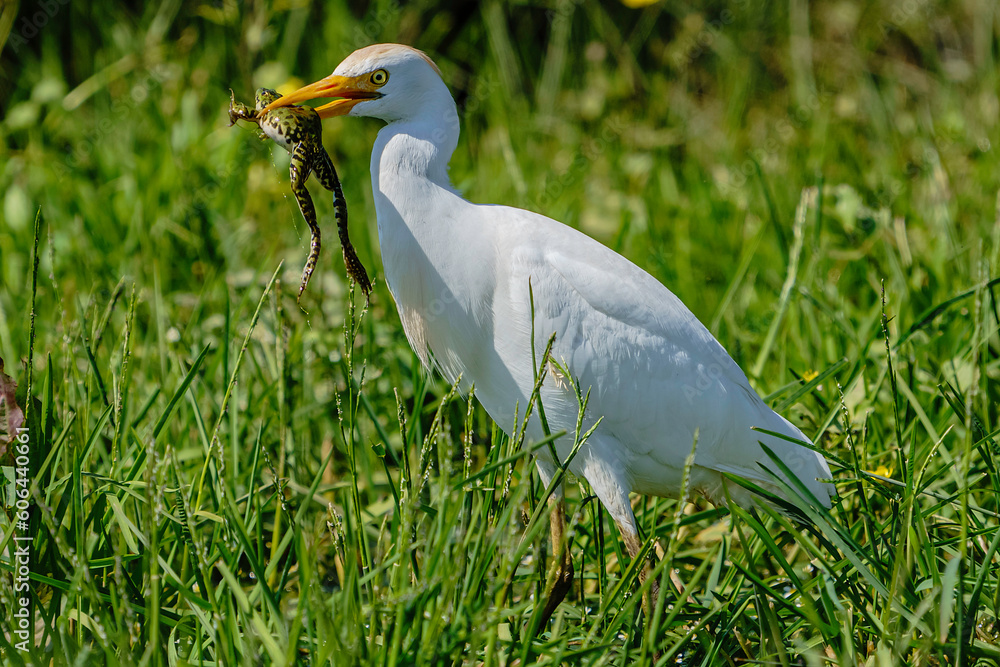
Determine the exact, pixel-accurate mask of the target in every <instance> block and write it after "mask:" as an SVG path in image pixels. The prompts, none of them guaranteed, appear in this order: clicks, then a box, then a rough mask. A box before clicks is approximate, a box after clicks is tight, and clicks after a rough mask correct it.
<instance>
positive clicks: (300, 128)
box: [229, 88, 372, 308]
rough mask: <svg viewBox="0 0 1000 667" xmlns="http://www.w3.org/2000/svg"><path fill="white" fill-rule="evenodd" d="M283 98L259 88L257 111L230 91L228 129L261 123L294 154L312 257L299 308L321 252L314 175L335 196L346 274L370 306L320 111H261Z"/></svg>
mask: <svg viewBox="0 0 1000 667" xmlns="http://www.w3.org/2000/svg"><path fill="white" fill-rule="evenodd" d="M279 97H281V95H279V94H278V93H277V92H276V91H274V90H271V89H270V88H259V89H258V90H257V92H256V94H255V95H254V107H253V108H251V107H249V106H247V105H245V104H243V103H241V102H237V101H236V95H235V93H233V91H232V90H230V91H229V126H230V127H232V126H233V125H235V124H236V121H238V120H246V121H250V122H252V123H256V124H257V126H258V127H259V128H260V138H261V140H264V141H266V140H267V139H271V140H272V141H274V142H275V143H276V144H278V145H279V146H281V147H282V148H284V149H285V150H286V151H288V153H289V154H290V155H291V164H290V165H289V167H288V175H289V179H290V181H291V188H292V194H293V195H295V200H296V202H298V205H299V211H301V212H302V217H303V218H305V221H306V224H307V225H309V232H310V247H309V256H308V258H307V259H306V264H305V266H304V267H303V269H302V281H301V283H300V284H299V293H298V296H297V297H296V303H298V304H299V307H300V308H301V307H302V305H301V304H302V294H303V292H305V290H306V287H307V286H308V285H309V280H310V278H312V274H313V271H314V270H315V268H316V263H317V262H318V261H319V254H320V250H321V249H322V239H321V235H320V227H319V223H318V222H317V220H316V207H315V206H314V205H313V201H312V196H311V195H310V194H309V190H308V189H307V188H306V181H307V180H308V178H309V175H310V174H315V175H316V180H318V181H319V183H320V185H322V186H323V187H324V188H326V189H327V190H329V191H330V192H332V193H333V211H334V218H335V219H336V220H337V232H338V235H339V236H340V245H341V249H342V250H343V253H344V265H345V266H346V267H347V274H348V275H349V276H350V277H351V279H352V280H354V281H355V282H356V283H357V284H358V285H359V286H360V287H361V291H362V292H364V295H365V302H366V303H367V302H368V299H369V298H370V295H371V291H372V283H371V280H369V278H368V273H367V272H366V271H365V267H364V265H363V264H362V263H361V260H360V259H358V255H357V252H355V250H354V246H353V245H352V244H351V239H350V237H349V235H348V231H347V201H346V200H345V199H344V191H343V188H341V186H340V179H339V178H338V177H337V170H336V169H335V168H334V166H333V161H332V160H331V159H330V155H329V154H328V153H327V152H326V149H325V148H324V147H323V123H322V120H321V119H320V117H319V114H318V113H317V112H316V110H315V109H313V108H312V107H307V106H287V107H278V108H275V109H271V110H270V111H268V112H267V113H264V114H261V113H260V111H261V109H263V108H264V107H266V106H267V105H268V104H270V103H271V102H273V101H274V100H276V99H278V98H279Z"/></svg>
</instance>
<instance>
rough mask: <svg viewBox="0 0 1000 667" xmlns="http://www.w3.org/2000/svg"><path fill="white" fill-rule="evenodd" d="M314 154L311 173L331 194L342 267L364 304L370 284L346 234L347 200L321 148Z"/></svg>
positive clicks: (326, 155)
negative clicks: (354, 283) (341, 255)
mask: <svg viewBox="0 0 1000 667" xmlns="http://www.w3.org/2000/svg"><path fill="white" fill-rule="evenodd" d="M316 153H317V155H316V156H315V158H314V159H313V171H314V172H315V173H316V178H317V179H318V180H319V182H320V184H321V185H322V186H323V187H324V188H326V189H327V190H329V191H330V192H332V193H333V215H334V217H335V218H336V220H337V235H338V236H340V246H341V248H342V249H343V251H344V265H345V266H346V267H347V275H349V276H350V277H351V279H352V280H354V281H355V282H356V283H357V284H358V286H360V287H361V291H362V292H364V294H365V302H367V301H368V299H369V298H370V296H371V291H372V283H371V280H369V279H368V272H367V271H365V265H364V264H362V263H361V260H360V259H358V253H357V252H355V250H354V244H352V243H351V237H350V236H349V234H348V230H347V200H346V199H344V191H343V189H342V188H341V187H340V179H339V178H337V170H336V169H335V168H334V166H333V161H332V160H330V156H329V155H328V154H327V152H326V151H325V150H323V149H322V148H321V149H320V150H317V151H316Z"/></svg>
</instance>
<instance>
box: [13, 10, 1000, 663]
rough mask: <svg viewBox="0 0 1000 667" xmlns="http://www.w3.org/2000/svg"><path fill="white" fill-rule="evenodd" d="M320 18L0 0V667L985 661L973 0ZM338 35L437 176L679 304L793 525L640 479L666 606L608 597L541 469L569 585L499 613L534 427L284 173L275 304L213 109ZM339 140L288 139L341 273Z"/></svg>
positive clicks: (599, 542)
mask: <svg viewBox="0 0 1000 667" xmlns="http://www.w3.org/2000/svg"><path fill="white" fill-rule="evenodd" d="M326 4H327V3H315V6H306V5H301V6H300V5H299V4H298V3H286V4H276V5H275V6H274V7H270V6H268V4H267V3H261V4H253V5H248V6H243V5H236V4H235V3H232V4H230V3H180V2H171V1H167V2H164V3H162V4H159V5H153V6H150V7H149V8H147V9H141V10H139V9H136V8H135V7H133V6H131V5H127V4H125V3H110V2H109V3H98V4H97V5H95V6H87V7H85V6H84V5H83V4H80V3H69V4H67V5H62V4H59V3H54V4H53V5H52V7H51V8H49V9H50V10H51V12H50V13H52V16H51V17H48V15H47V14H46V15H45V16H46V17H47V18H46V19H45V21H44V25H42V22H41V20H40V19H36V17H37V16H40V15H39V14H36V12H42V11H43V10H45V8H44V7H42V5H37V6H36V5H30V4H29V3H22V6H21V8H20V13H19V14H14V13H13V12H15V11H17V10H16V9H14V8H12V7H10V6H9V5H4V6H3V8H2V9H0V42H3V39H2V38H3V34H4V32H5V30H6V28H5V26H7V25H10V26H11V31H10V33H9V34H8V35H7V38H6V45H5V47H4V50H3V51H2V54H0V105H2V108H3V109H4V114H3V120H2V121H0V135H2V137H3V141H2V142H0V192H2V193H3V206H2V211H0V215H2V218H0V219H2V223H0V285H2V288H0V357H2V358H3V359H4V361H5V362H6V372H7V373H8V374H10V375H11V376H12V377H13V378H14V379H15V380H16V381H17V382H18V384H19V396H20V402H21V405H22V406H24V407H25V408H26V411H27V413H28V415H27V418H28V423H29V426H30V428H31V431H30V433H31V437H32V461H31V479H32V482H33V485H32V497H33V503H34V504H33V508H32V510H31V519H30V523H31V526H30V530H29V532H30V534H32V535H33V536H34V542H33V543H32V564H31V571H32V587H31V600H32V614H33V618H34V622H35V625H34V639H33V645H34V646H36V647H37V648H35V649H33V651H32V652H31V653H30V654H22V653H19V652H17V651H15V650H14V649H13V647H12V638H13V634H12V631H13V629H14V625H13V623H14V622H13V620H12V617H11V613H9V611H10V610H12V609H15V605H16V603H15V599H14V598H15V594H14V590H13V587H12V586H13V582H12V579H11V577H10V576H9V575H5V576H4V577H2V579H0V601H2V606H3V607H4V609H5V613H4V614H3V615H0V616H2V618H0V626H3V632H2V633H0V634H2V639H0V651H2V652H3V660H4V663H5V664H22V663H24V664H52V662H53V661H54V662H55V663H56V664H62V663H64V662H71V661H74V660H75V661H77V662H78V664H123V665H130V664H147V663H153V664H164V663H167V664H246V663H249V664H259V663H262V662H263V663H293V662H300V663H308V664H317V665H318V664H330V665H337V666H338V667H339V666H340V665H348V664H441V663H451V664H477V665H478V664H485V665H491V666H492V665H498V666H499V665H513V664H522V665H526V664H529V663H540V664H561V663H571V664H575V663H579V664H594V665H606V664H613V665H624V664H633V662H634V661H637V660H640V659H642V660H652V659H653V658H654V657H655V656H659V661H660V663H661V664H683V665H716V664H721V665H734V664H746V663H748V662H753V663H755V664H779V665H797V664H807V665H826V664H837V665H858V664H866V665H891V664H910V665H917V664H928V665H932V664H951V665H954V664H977V665H996V664H1000V625H998V624H997V618H998V608H1000V553H998V548H1000V527H998V526H1000V521H998V516H997V514H998V513H1000V498H998V492H1000V474H998V465H1000V449H998V446H997V439H998V438H1000V435H998V434H997V430H998V422H1000V417H998V407H997V406H998V404H1000V382H998V379H1000V362H998V358H1000V339H998V328H1000V315H998V306H997V301H996V292H997V287H998V284H997V281H996V279H997V277H998V276H1000V199H998V196H1000V177H998V174H1000V152H998V148H997V147H998V146H1000V131H998V119H1000V111H998V109H1000V103H998V93H997V91H998V89H1000V68H998V63H997V59H998V56H1000V12H998V11H997V9H996V8H995V7H994V6H993V5H992V4H991V3H983V2H975V1H974V0H966V1H964V2H961V1H959V2H953V3H948V5H947V7H943V8H942V7H939V6H938V4H937V3H930V2H914V3H902V4H899V3H892V2H888V1H885V2H875V3H869V4H865V5H855V4H852V3H847V2H819V3H812V4H810V5H809V8H808V9H806V8H805V5H806V3H802V2H799V1H797V0H793V1H791V2H789V3H787V4H769V5H767V7H766V10H762V9H761V8H760V7H758V6H757V5H756V4H755V3H748V2H742V3H735V4H723V3H710V4H707V5H704V6H702V7H700V8H699V9H682V8H679V7H675V6H674V5H672V4H671V5H654V6H651V7H646V8H642V9H629V8H627V7H625V6H624V5H620V4H618V3H617V2H610V1H609V2H605V3H599V2H596V1H595V0H583V1H582V2H576V1H574V0H551V1H550V2H547V3H543V4H538V5H524V4H517V5H510V6H508V5H502V4H498V3H487V5H485V6H484V8H482V9H481V10H479V9H477V10H474V11H471V13H470V12H469V10H468V9H466V8H463V7H462V6H455V7H450V6H447V5H444V4H441V5H438V4H436V3H431V2H420V3H417V4H416V5H413V6H409V5H408V6H406V7H405V8H401V7H400V6H399V5H397V4H395V3H391V2H385V3H374V4H372V5H370V6H368V5H366V6H365V7H364V8H362V9H358V10H353V11H349V10H348V9H346V8H343V7H340V6H339V5H337V6H330V7H327V6H326ZM550 19H551V20H550ZM25 21H27V22H28V23H25ZM33 21H34V22H35V23H32V22H33ZM31 26H35V30H34V31H33V33H32V31H30V30H28V28H29V27H31ZM29 33H32V35H31V36H29ZM372 41H403V42H407V43H413V44H414V45H416V46H419V47H421V48H424V49H425V50H427V51H428V52H429V53H430V54H431V55H432V56H433V57H434V58H435V59H436V60H437V62H438V63H439V65H440V66H441V68H442V70H443V71H444V73H445V78H446V80H447V81H448V82H449V84H450V85H451V86H452V89H453V91H454V92H455V93H456V96H457V98H458V99H459V100H460V102H461V104H462V109H463V111H462V114H463V138H462V140H461V142H460V144H459V148H458V151H457V153H456V156H455V159H454V160H453V162H452V171H451V173H452V178H453V180H454V181H455V183H456V185H457V186H458V187H460V188H461V189H462V190H463V191H464V192H465V193H466V195H467V196H468V197H469V198H470V199H472V200H474V201H483V202H487V201H488V202H504V203H511V204H515V205H520V206H525V207H528V208H532V209H534V210H538V211H540V212H542V213H545V214H547V215H550V216H552V217H555V218H557V219H560V220H563V221H565V222H567V223H568V224H572V225H574V226H577V227H579V228H581V229H583V230H584V231H586V232H587V233H589V234H591V235H593V236H595V237H596V238H598V239H600V240H601V241H602V242H604V243H606V244H607V245H609V246H611V247H613V248H615V249H616V250H618V251H620V252H622V253H624V254H625V255H627V256H628V257H630V258H631V259H633V260H634V261H636V262H637V263H638V264H639V265H641V266H643V267H644V268H646V269H647V270H648V271H650V272H651V273H652V274H653V275H655V276H656V277H657V278H659V279H660V280H662V281H663V282H664V283H665V284H666V285H668V286H669V287H670V288H671V289H672V290H673V291H674V292H675V293H676V294H677V295H678V296H679V297H680V298H681V299H683V300H684V302H685V303H687V304H688V305H689V307H691V309H692V310H693V311H694V312H695V314H696V315H698V316H699V318H701V319H702V321H703V322H705V323H706V324H707V325H709V326H710V328H711V329H712V330H713V332H714V333H715V334H716V335H717V336H718V337H719V339H720V341H721V342H722V343H723V344H724V345H725V347H726V348H727V349H728V350H729V351H730V353H731V354H732V355H733V357H734V358H735V359H736V360H737V361H738V362H739V363H740V365H741V366H742V367H743V368H744V369H745V370H746V371H747V373H748V374H749V375H750V376H751V381H752V382H753V383H754V384H755V385H756V386H757V388H758V389H759V391H760V392H761V394H762V395H763V396H766V397H767V400H768V402H769V403H770V404H771V405H773V406H774V407H775V408H776V409H778V410H779V411H780V412H781V413H782V414H785V415H786V416H788V417H789V418H790V419H792V420H793V421H794V422H796V423H797V424H799V425H800V426H801V427H802V428H803V429H804V431H805V432H806V433H807V434H809V435H810V436H815V438H816V442H817V444H818V445H819V446H820V447H821V448H822V449H823V451H824V452H826V453H827V454H828V456H829V459H830V461H831V463H832V467H833V468H834V469H835V473H834V474H835V478H836V482H837V486H838V489H839V492H840V500H839V502H838V503H837V504H836V505H835V506H834V508H833V509H832V510H831V511H830V512H822V513H816V512H814V513H813V514H812V516H811V518H812V520H813V521H814V523H815V526H814V527H811V528H808V529H807V528H804V527H802V526H798V525H796V524H791V523H789V522H788V520H787V519H785V518H783V517H782V516H776V515H769V514H752V513H748V512H747V511H745V510H742V509H740V508H733V509H732V513H731V514H730V513H729V512H728V511H726V510H717V509H714V508H711V507H709V506H706V505H704V504H702V503H700V502H699V503H697V504H678V503H676V502H675V501H673V500H666V499H655V498H637V499H636V513H637V516H638V519H639V522H640V525H641V529H642V531H643V533H644V534H645V535H646V536H647V538H648V539H647V547H648V548H650V549H652V550H656V551H657V553H658V554H659V555H660V560H659V565H658V569H657V573H658V576H661V577H662V580H661V581H662V583H661V589H662V590H663V591H664V593H665V594H664V596H663V598H662V599H661V601H660V604H659V605H658V606H657V608H656V610H655V612H654V614H653V617H652V619H646V618H644V617H643V615H642V613H641V604H640V603H639V595H638V588H637V586H638V584H637V577H636V574H637V569H638V568H637V564H636V563H630V562H628V557H627V554H625V553H624V549H623V545H622V544H621V543H620V541H619V539H618V537H617V532H616V530H615V528H614V525H613V522H611V521H610V520H609V518H608V517H607V515H606V514H605V513H604V511H603V509H602V508H601V507H600V505H599V503H598V502H597V501H596V499H595V498H594V497H593V495H592V494H591V492H590V491H589V489H588V488H586V485H585V484H584V483H582V482H580V481H578V480H569V483H568V485H567V492H568V499H569V514H570V518H571V552H572V557H573V562H574V566H575V569H576V572H577V585H575V586H574V588H573V590H572V592H571V594H570V596H569V598H568V599H567V602H566V603H565V604H563V605H562V606H561V607H560V608H559V610H558V611H557V613H556V615H555V617H554V619H553V621H552V623H551V625H550V626H549V627H547V628H544V629H543V630H542V632H541V633H540V634H539V636H538V637H536V638H532V637H531V636H530V635H529V633H528V632H527V631H526V628H527V626H528V624H529V622H530V618H531V614H532V612H533V610H534V609H535V606H536V602H537V600H538V598H539V595H540V594H541V593H542V591H543V587H544V582H543V577H544V573H545V566H544V562H545V560H546V558H547V553H546V550H547V549H548V544H547V541H548V538H547V534H548V530H547V518H546V512H545V505H544V496H545V492H546V490H545V489H544V488H541V486H540V484H539V482H538V479H537V475H536V474H535V472H534V469H533V466H532V465H530V458H529V453H530V450H531V448H532V447H533V446H536V444H537V443H530V442H524V441H522V440H520V439H518V438H514V439H511V438H508V437H507V436H505V435H504V434H503V432H502V431H501V430H500V429H498V428H497V427H496V426H495V425H494V424H492V422H491V421H490V420H489V418H488V417H487V416H486V414H485V413H484V411H483V410H482V408H481V407H480V406H479V405H478V404H477V403H476V402H475V400H474V399H472V400H471V401H470V400H466V398H465V397H461V396H457V395H455V394H454V392H452V391H450V388H449V387H448V386H446V385H445V384H443V383H442V381H441V380H440V378H438V377H436V376H429V375H428V374H427V373H426V372H425V371H424V370H423V369H421V368H420V366H419V362H418V361H417V360H416V359H415V357H414V356H413V354H412V353H411V352H410V350H409V348H408V346H407V345H406V342H405V339H404V338H403V337H402V332H401V328H400V325H399V321H398V318H397V316H396V313H395V307H394V305H393V303H392V300H391V297H390V295H389V293H388V291H387V290H386V289H385V287H384V284H382V283H381V282H379V284H378V285H377V287H376V291H375V293H374V295H373V298H372V303H371V308H370V309H369V310H368V311H366V312H362V311H361V310H359V309H354V308H353V307H352V306H351V294H350V293H349V291H348V289H347V287H346V286H345V285H346V283H345V280H344V270H343V265H342V261H341V259H340V255H339V252H338V251H337V248H336V247H335V246H336V241H335V236H334V233H333V224H332V211H331V210H330V206H329V201H328V198H327V196H326V195H325V194H323V193H322V191H320V190H314V192H315V193H316V197H315V198H316V201H317V206H318V209H319V212H320V215H321V216H323V219H324V233H325V237H326V241H327V243H326V248H325V250H324V254H323V257H322V261H321V264H320V266H319V267H318V269H317V271H316V274H315V276H314V279H313V281H312V284H311V286H310V288H309V291H308V292H307V293H306V295H305V296H304V305H305V307H306V308H307V309H308V310H309V315H305V314H303V313H302V312H301V311H299V310H298V308H296V306H295V302H294V299H295V291H296V286H297V284H298V275H299V270H300V267H301V265H302V263H303V261H304V258H305V255H306V252H307V246H308V231H307V228H306V226H305V224H304V223H303V221H302V220H301V219H300V217H299V213H298V211H297V209H296V208H295V205H294V202H293V201H292V199H291V198H290V197H288V182H287V157H285V156H284V154H283V152H282V151H280V150H278V149H275V148H273V147H271V146H269V145H265V144H262V143H260V142H258V141H257V140H256V139H255V138H254V133H253V132H251V131H249V130H247V129H246V128H242V127H236V128H229V127H226V117H225V109H226V108H227V105H228V91H229V88H230V87H231V88H233V89H234V90H235V91H236V94H237V96H238V97H239V98H242V99H245V100H246V99H250V97H251V95H252V91H253V89H254V88H255V87H257V86H260V85H268V86H279V85H282V84H287V83H289V79H290V78H291V77H292V75H293V74H294V75H295V76H297V77H299V78H300V79H301V80H314V79H316V78H319V77H320V76H323V75H325V74H327V73H329V72H330V71H331V70H332V69H333V67H334V66H335V64H336V63H337V62H339V60H340V59H341V58H342V57H344V56H345V55H347V53H348V52H349V51H351V50H352V49H353V48H355V47H356V46H361V45H364V44H366V43H369V42H372ZM292 85H294V82H292ZM378 127H379V126H378V123H377V122H375V121H367V120H356V119H343V120H337V121H328V122H327V123H326V125H325V132H326V143H327V146H328V149H329V150H330V152H331V156H332V157H333V159H334V162H335V164H336V165H337V168H338V171H339V173H340V175H341V179H342V181H343V184H344V189H345V193H346V197H347V200H348V204H349V206H350V210H351V225H352V228H351V232H352V238H353V240H354V242H355V245H356V246H357V247H358V251H359V254H360V255H361V258H362V260H363V261H364V262H365V264H366V265H367V266H368V267H369V268H370V269H371V268H375V269H376V270H375V272H374V273H375V274H376V276H378V275H379V274H380V273H381V271H380V270H379V268H378V267H379V266H380V264H379V257H378V249H377V236H376V231H375V221H374V209H373V206H372V203H371V193H370V184H369V177H368V155H369V151H370V147H371V143H372V140H373V138H374V135H375V133H376V132H377V131H378ZM39 212H40V213H39ZM36 218H37V220H38V224H39V231H38V236H37V259H38V269H37V273H35V272H33V271H32V266H33V261H32V259H33V257H34V256H35V255H34V251H33V247H34V246H35V244H36V235H35V221H36ZM358 301H359V303H360V301H362V299H360V298H359V299H358ZM358 308H360V305H359V306H358ZM32 313H33V314H34V318H33V319H32V316H31V314H32ZM32 322H34V329H33V331H34V335H33V338H32V334H31V332H32ZM29 385H30V386H29ZM26 393H27V394H30V400H29V398H27V396H26ZM566 437H574V436H573V434H568V435H567V436H566ZM0 463H2V464H3V465H12V464H13V457H12V455H11V454H10V453H9V452H8V453H7V454H6V455H5V458H3V460H2V461H0ZM5 497H6V496H5ZM13 517H14V508H13V507H12V506H11V501H9V500H8V503H7V508H6V511H5V512H4V513H0V551H2V553H3V556H2V559H0V567H2V568H3V569H4V570H5V571H7V572H9V571H10V570H11V563H12V561H11V557H12V554H13V545H14V543H13V541H12V538H13V536H14V532H13V530H12V523H11V522H12V521H13ZM17 534H18V535H20V534H21V533H17ZM651 538H655V539H656V542H655V544H654V542H653V540H652V539H651ZM671 578H672V579H675V580H676V581H679V582H681V583H682V585H683V586H684V591H683V593H679V592H678V590H677V588H676V587H675V586H674V584H673V583H671V581H670V579H671ZM518 661H519V662H518Z"/></svg>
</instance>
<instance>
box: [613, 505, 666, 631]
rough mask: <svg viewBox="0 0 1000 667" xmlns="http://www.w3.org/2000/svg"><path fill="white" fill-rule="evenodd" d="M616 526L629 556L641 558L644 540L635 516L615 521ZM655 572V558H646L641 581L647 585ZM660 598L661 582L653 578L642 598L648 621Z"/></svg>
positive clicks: (640, 573)
mask: <svg viewBox="0 0 1000 667" xmlns="http://www.w3.org/2000/svg"><path fill="white" fill-rule="evenodd" d="M629 514H630V515H631V512H629ZM615 525H617V526H618V532H620V533H621V535H622V541H623V542H625V548H626V549H627V550H628V555H629V556H630V557H631V558H632V560H635V559H636V558H638V557H639V552H640V551H642V540H640V539H639V531H638V529H637V528H636V525H635V516H629V517H628V518H627V520H619V519H615ZM652 572H653V557H652V555H650V556H649V557H648V558H646V562H644V563H643V564H642V569H641V570H639V581H640V582H642V583H646V579H650V575H651V574H652ZM659 598H660V582H659V581H657V580H656V579H655V578H651V579H650V582H649V589H648V590H647V591H646V593H645V594H644V595H643V596H642V611H643V613H645V614H646V618H647V619H652V617H653V604H654V603H655V602H656V600H658V599H659Z"/></svg>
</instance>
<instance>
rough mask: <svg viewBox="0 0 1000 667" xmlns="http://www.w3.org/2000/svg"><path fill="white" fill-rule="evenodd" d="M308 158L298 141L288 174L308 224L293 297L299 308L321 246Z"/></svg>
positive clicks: (293, 151) (303, 146) (306, 152)
mask: <svg viewBox="0 0 1000 667" xmlns="http://www.w3.org/2000/svg"><path fill="white" fill-rule="evenodd" d="M308 158H309V155H308V151H307V150H306V147H305V144H303V143H301V142H299V143H298V144H296V145H295V148H293V149H292V161H291V164H290V165H289V167H288V176H289V179H290V180H291V182H292V194H293V195H295V200H296V201H297V202H298V203H299V210H300V211H301V212H302V217H303V218H305V220H306V224H307V225H309V234H310V243H309V257H308V258H307V259H306V265H305V266H304V267H303V268H302V282H301V284H300V285H299V294H298V296H297V297H296V299H295V302H296V303H299V304H300V305H299V307H300V308H301V307H302V306H301V300H302V293H303V292H305V290H306V287H307V286H308V285H309V279H310V278H312V273H313V270H314V269H315V268H316V263H317V262H318V261H319V252H320V250H321V249H322V247H323V246H322V240H321V238H320V231H319V223H318V222H317V221H316V207H315V206H313V200H312V196H311V195H310V194H309V190H308V189H307V188H306V180H307V179H308V178H309V172H310V171H311V169H310V168H309V160H308Z"/></svg>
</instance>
